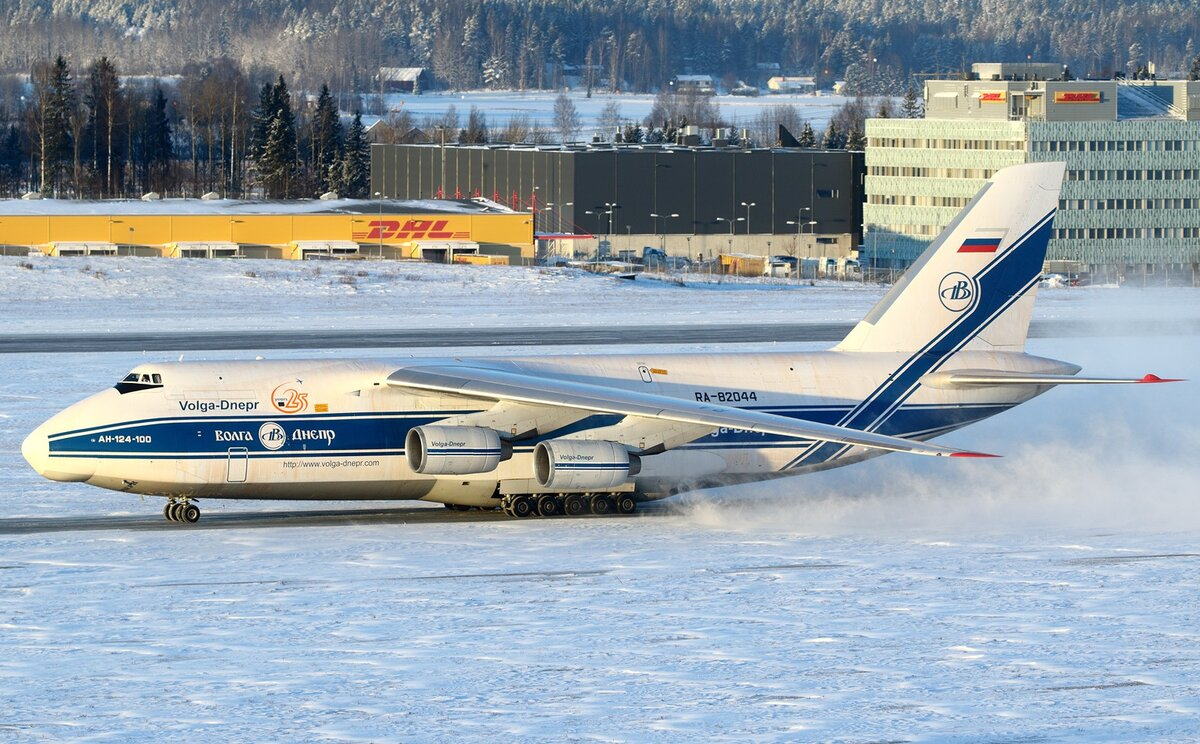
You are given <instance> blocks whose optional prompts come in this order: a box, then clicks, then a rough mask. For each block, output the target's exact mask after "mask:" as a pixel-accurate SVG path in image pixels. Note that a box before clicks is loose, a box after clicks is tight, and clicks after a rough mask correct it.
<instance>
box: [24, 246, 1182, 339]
mask: <svg viewBox="0 0 1200 744" xmlns="http://www.w3.org/2000/svg"><path fill="white" fill-rule="evenodd" d="M683 278H684V282H685V284H686V286H684V287H680V286H677V285H675V284H673V283H672V282H666V281H643V280H639V281H636V282H628V281H623V280H620V279H616V278H612V277H598V276H596V275H594V274H589V273H586V272H583V271H580V270H577V269H568V268H528V267H519V266H443V265H433V264H419V263H411V262H395V261H362V262H300V261H275V260H245V261H235V260H219V261H215V260H206V259H163V258H133V257H119V258H103V257H93V258H70V259H61V258H47V257H42V256H34V257H3V256H0V333H39V332H40V333H47V332H68V331H95V332H98V333H101V332H130V331H140V330H145V331H172V330H175V331H211V330H232V329H237V328H242V329H247V330H275V329H278V330H312V329H328V328H344V327H356V328H397V327H404V326H406V325H409V324H413V323H417V324H420V325H422V326H427V327H438V326H440V325H447V324H451V323H452V324H454V326H455V327H463V326H467V327H477V328H494V327H501V326H539V325H549V326H562V325H596V324H602V325H611V324H621V325H633V324H637V323H650V324H656V325H678V324H681V323H692V324H695V323H703V324H710V323H749V322H762V323H804V322H811V323H818V322H854V321H857V320H858V319H859V318H861V317H862V316H863V315H865V314H866V313H867V311H868V310H869V309H870V308H871V306H872V305H873V304H874V303H875V302H876V300H878V299H879V298H880V297H881V296H882V295H883V293H884V292H885V291H886V289H887V288H886V287H884V286H880V285H878V284H858V283H854V282H848V283H841V282H832V281H831V282H825V281H821V282H813V283H810V282H807V281H804V282H790V281H785V280H775V279H762V280H755V279H750V280H737V279H735V280H726V281H717V280H714V279H712V277H710V276H707V275H694V276H687V275H685V276H684V277H683ZM1195 295H1196V293H1195V292H1194V291H1192V290H1191V289H1184V288H1175V289H1173V288H1167V289H1165V290H1163V289H1159V290H1155V291H1153V292H1150V291H1147V292H1140V291H1137V290H1133V289H1129V290H1122V291H1116V290H1112V289H1107V288H1087V289H1053V290H1043V291H1042V293H1041V296H1040V298H1039V300H1038V305H1037V309H1036V317H1038V318H1045V319H1051V318H1074V319H1088V320H1092V321H1096V322H1103V321H1105V320H1117V321H1128V320H1131V319H1132V320H1137V319H1145V320H1146V321H1147V322H1151V321H1153V320H1155V319H1162V318H1167V319H1171V320H1177V319H1180V318H1187V317H1193V318H1200V310H1197V309H1195V304H1194V303H1192V302H1191V301H1190V298H1192V297H1194V296H1195ZM1189 313H1190V314H1191V315H1190V316H1189Z"/></svg>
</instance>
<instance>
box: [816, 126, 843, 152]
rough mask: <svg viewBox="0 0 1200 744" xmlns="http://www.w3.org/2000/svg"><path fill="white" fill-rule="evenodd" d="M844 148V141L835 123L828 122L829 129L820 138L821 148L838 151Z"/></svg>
mask: <svg viewBox="0 0 1200 744" xmlns="http://www.w3.org/2000/svg"><path fill="white" fill-rule="evenodd" d="M845 146H846V140H845V139H844V138H843V137H842V131H841V130H840V129H839V128H838V125H837V121H835V120H830V122H829V128H827V129H826V130H825V135H824V136H823V137H822V138H821V147H823V148H825V149H826V150H840V149H842V148H843V147H845Z"/></svg>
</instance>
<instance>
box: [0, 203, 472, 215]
mask: <svg viewBox="0 0 1200 744" xmlns="http://www.w3.org/2000/svg"><path fill="white" fill-rule="evenodd" d="M379 211H383V212H387V213H390V214H397V213H399V214H424V213H431V212H432V213H442V212H449V213H458V214H474V213H481V212H487V211H492V210H489V209H488V208H487V207H486V206H485V205H482V204H477V203H475V202H473V201H471V200H468V199H463V200H457V199H417V200H399V199H384V200H382V201H380V200H369V199H334V200H328V201H321V200H319V199H312V200H304V201H286V202H285V201H243V200H238V199H212V200H201V199H162V200H159V201H141V200H140V199H106V200H102V201H94V200H92V201H88V200H75V199H33V200H22V199H0V215H9V216H69V215H238V214H247V215H248V214H265V215H278V214H371V213H374V212H379Z"/></svg>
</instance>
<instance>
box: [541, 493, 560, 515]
mask: <svg viewBox="0 0 1200 744" xmlns="http://www.w3.org/2000/svg"><path fill="white" fill-rule="evenodd" d="M537 512H538V516H542V517H557V516H559V515H561V514H562V513H563V505H562V502H561V501H559V500H558V497H557V496H551V495H549V494H546V495H545V496H540V497H539V498H538V500H537Z"/></svg>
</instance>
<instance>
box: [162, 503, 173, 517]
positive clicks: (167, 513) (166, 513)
mask: <svg viewBox="0 0 1200 744" xmlns="http://www.w3.org/2000/svg"><path fill="white" fill-rule="evenodd" d="M174 508H175V502H174V501H168V502H167V505H166V506H164V507H163V519H165V520H167V521H168V522H174V521H175V518H174V517H172V516H171V510H172V509H174Z"/></svg>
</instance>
